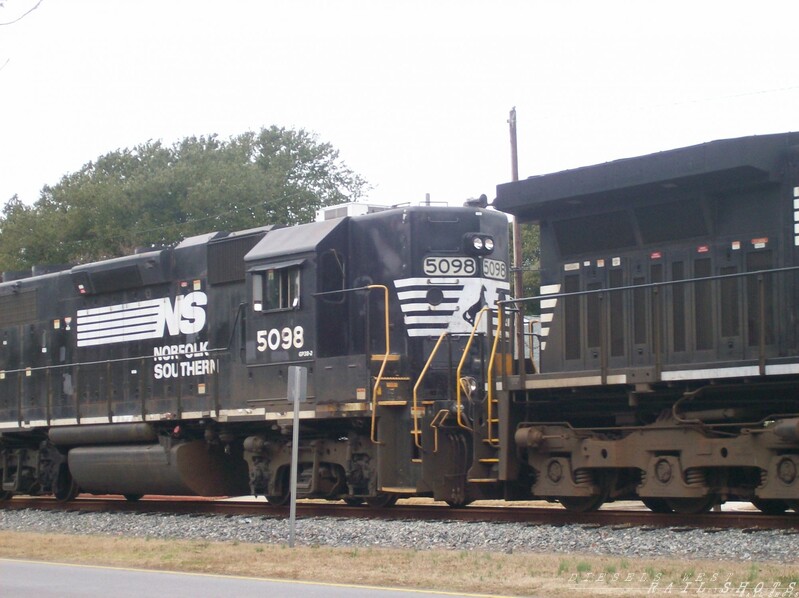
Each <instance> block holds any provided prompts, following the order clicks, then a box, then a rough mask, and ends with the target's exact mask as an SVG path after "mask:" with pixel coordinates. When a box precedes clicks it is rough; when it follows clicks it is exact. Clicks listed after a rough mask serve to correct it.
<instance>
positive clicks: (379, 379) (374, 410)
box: [366, 284, 391, 444]
mask: <svg viewBox="0 0 799 598" xmlns="http://www.w3.org/2000/svg"><path fill="white" fill-rule="evenodd" d="M366 288H367V289H368V290H370V291H371V290H374V289H383V299H384V301H385V303H384V305H385V309H384V310H383V312H384V315H385V325H386V350H385V352H384V353H383V362H382V363H381V364H380V371H379V372H378V373H377V378H375V385H374V388H373V390H372V430H371V435H370V438H371V440H372V442H373V443H374V444H381V443H380V442H378V440H377V437H376V436H375V434H376V433H377V390H378V388H380V382H382V380H383V373H384V372H385V371H386V364H387V363H388V352H389V350H390V349H391V343H390V342H389V341H390V336H389V335H390V328H391V327H390V319H389V317H388V287H387V286H386V285H383V284H370V285H367V287H366Z"/></svg>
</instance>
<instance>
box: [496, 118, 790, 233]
mask: <svg viewBox="0 0 799 598" xmlns="http://www.w3.org/2000/svg"><path fill="white" fill-rule="evenodd" d="M789 150H792V151H799V133H779V134H774V135H757V136H751V137H739V138H736V139H723V140H718V141H711V142H708V143H703V144H700V145H694V146H690V147H683V148H679V149H673V150H669V151H663V152H658V153H655V154H649V155H645V156H639V157H634V158H626V159H622V160H615V161H613V162H606V163H604V164H596V165H593V166H585V167H581V168H575V169H572V170H564V171H562V172H556V173H552V174H544V175H539V176H534V177H530V178H528V179H525V180H522V181H518V182H512V183H505V184H503V185H498V186H497V198H496V200H495V201H494V203H493V206H494V207H495V208H497V209H498V210H502V211H503V212H507V213H509V214H513V215H514V216H518V217H519V218H520V219H521V220H522V221H530V220H538V219H540V218H542V217H544V216H546V215H548V214H551V213H553V212H557V211H559V210H560V209H571V208H573V207H574V206H575V205H582V204H585V203H588V202H593V201H602V200H609V199H621V200H624V199H631V200H634V199H635V198H636V197H642V196H644V195H646V196H649V197H651V196H652V195H658V194H666V193H669V192H674V190H676V189H680V190H683V191H685V190H689V189H708V188H712V189H723V188H724V187H725V186H727V185H729V184H732V183H733V182H734V183H735V184H736V185H738V186H740V185H741V184H742V183H743V184H746V183H752V184H755V183H762V182H764V181H769V180H779V177H780V172H779V171H780V165H781V163H782V162H783V160H784V158H785V156H786V153H787V152H788V151H789Z"/></svg>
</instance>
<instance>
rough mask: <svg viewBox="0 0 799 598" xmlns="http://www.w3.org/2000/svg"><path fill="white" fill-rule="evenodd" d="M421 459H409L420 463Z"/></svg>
mask: <svg viewBox="0 0 799 598" xmlns="http://www.w3.org/2000/svg"><path fill="white" fill-rule="evenodd" d="M421 462H422V460H421V459H411V463H421Z"/></svg>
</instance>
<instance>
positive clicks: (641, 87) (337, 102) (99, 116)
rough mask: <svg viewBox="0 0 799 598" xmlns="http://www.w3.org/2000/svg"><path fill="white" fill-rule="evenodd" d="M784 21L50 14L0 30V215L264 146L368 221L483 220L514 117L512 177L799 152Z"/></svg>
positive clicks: (488, 14) (402, 12)
mask: <svg viewBox="0 0 799 598" xmlns="http://www.w3.org/2000/svg"><path fill="white" fill-rule="evenodd" d="M36 1H37V0H5V7H4V8H2V9H0V22H7V21H10V20H12V19H13V18H15V17H16V16H18V15H19V14H21V13H23V12H25V11H26V10H28V9H30V8H31V7H32V6H33V5H35V3H36ZM797 17H799V2H796V1H795V0H758V1H757V2H755V1H754V0H749V1H740V0H727V1H716V0H704V1H703V0H671V1H663V2H659V1H654V0H637V1H632V0H631V1H621V0H592V1H568V0H560V1H555V0H552V1H549V2H544V1H542V0H515V1H514V0H506V1H503V0H493V1H484V2H481V1H475V0H391V1H388V0H384V1H381V0H364V1H359V0H335V1H321V0H319V1H312V0H263V1H256V0H252V1H244V0H215V1H208V0H113V1H111V0H71V1H67V0H44V1H43V2H42V4H41V6H40V7H39V8H38V9H37V10H35V11H34V12H32V13H31V14H30V15H28V16H27V17H25V18H24V19H23V20H22V21H20V22H18V23H16V24H13V25H9V26H2V27H0V67H2V68H1V69H0V94H1V95H0V98H2V99H1V100H0V205H2V203H4V202H5V201H6V200H8V199H9V198H10V197H11V196H12V195H13V194H15V193H17V194H19V196H20V198H22V200H23V201H25V202H28V203H32V202H34V201H36V199H38V197H39V190H40V189H41V187H42V186H43V185H44V184H55V183H57V182H58V181H59V179H60V178H61V177H62V176H63V175H65V174H67V173H69V172H74V171H75V170H78V169H79V168H80V167H81V166H82V165H83V164H85V163H86V162H88V161H91V160H93V159H95V158H96V157H97V156H100V155H102V154H105V153H107V152H109V151H112V150H115V149H119V148H125V147H132V146H134V145H136V144H139V143H142V142H145V141H147V140H149V139H161V140H163V141H164V142H165V143H168V144H171V143H173V142H175V141H177V140H179V139H181V138H183V137H186V136H188V135H202V134H211V133H218V134H219V135H220V136H222V137H228V136H231V135H236V134H238V133H242V132H244V131H246V130H257V129H259V128H260V127H262V126H270V125H273V124H275V125H278V126H286V127H292V128H305V129H306V130H309V131H312V132H314V133H316V134H317V135H318V138H319V140H320V141H327V142H330V143H332V144H333V145H334V146H335V147H336V148H338V149H339V150H340V152H341V157H342V158H343V160H344V161H345V162H346V163H347V165H349V166H350V167H351V168H352V169H354V170H355V171H356V172H358V173H359V174H361V175H362V176H363V177H365V178H366V179H367V180H368V181H369V182H370V183H371V185H372V186H373V190H372V191H371V192H370V195H369V198H368V199H369V200H370V201H373V202H380V203H398V202H406V201H412V202H417V201H421V200H423V199H424V196H425V193H430V194H431V196H432V199H433V200H438V201H450V202H453V203H454V202H460V201H462V200H464V199H466V198H468V197H476V196H478V195H479V194H481V193H486V194H487V195H488V196H489V198H490V199H491V198H493V197H494V195H495V186H496V184H497V183H502V182H507V181H508V180H510V172H511V170H510V150H509V136H508V125H507V122H506V121H507V118H508V113H509V111H510V109H511V108H512V107H513V106H516V108H517V111H518V134H519V171H520V175H521V176H522V177H527V176H531V175H536V174H543V173H546V172H552V171H558V170H563V169H566V168H572V167H576V166H584V165H588V164H595V163H599V162H605V161H609V160H613V159H617V158H623V157H629V156H635V155H640V154H645V153H650V152H655V151H660V150H666V149H671V148H674V147H682V146H685V145H691V144H694V143H701V142H704V141H711V140H714V139H720V138H726V137H738V136H743V135H752V134H765V133H775V132H785V131H790V130H799V18H797ZM3 65H4V66H3Z"/></svg>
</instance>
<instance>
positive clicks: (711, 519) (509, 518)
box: [0, 497, 799, 533]
mask: <svg viewBox="0 0 799 598" xmlns="http://www.w3.org/2000/svg"><path fill="white" fill-rule="evenodd" d="M0 508H2V509H15V510H16V509H39V510H51V511H59V510H63V511H82V512H133V513H169V514H197V515H209V514H215V515H230V516H233V515H244V516H250V517H288V512H289V511H288V507H277V506H273V505H269V504H267V503H264V502H256V501H252V500H208V499H198V498H194V497H191V498H183V499H177V500H176V499H175V498H170V499H169V500H165V499H162V498H160V497H145V498H143V499H142V500H139V501H136V502H130V501H127V500H124V499H123V498H117V497H78V498H77V499H75V500H73V501H71V502H67V503H62V502H59V501H57V500H55V499H53V498H45V497H33V498H30V497H16V498H14V499H12V500H9V501H6V502H4V503H2V506H0ZM297 516H298V517H299V518H308V517H337V518H349V517H357V518H367V519H415V520H430V521H441V520H457V521H492V522H512V523H526V524H528V525H542V524H548V525H587V526H596V527H602V526H609V527H642V528H647V527H649V528H685V529H696V528H701V529H752V530H755V529H783V530H789V531H790V530H793V531H795V532H796V533H799V514H795V513H794V514H790V513H789V514H786V515H780V516H773V515H767V514H764V513H760V512H756V511H729V510H728V511H721V512H712V513H704V514H700V515H676V514H659V513H653V512H651V511H648V510H639V509H635V508H627V509H624V508H613V507H612V506H610V508H608V507H606V508H603V509H601V510H599V511H595V512H591V513H573V512H570V511H566V510H565V509H561V508H558V507H554V506H553V507H527V506H507V505H505V506H501V507H498V506H477V505H470V506H468V507H464V508H458V509H453V508H450V507H448V506H445V505H440V504H419V505H402V504H400V505H396V506H394V507H391V508H385V509H373V508H369V507H367V506H348V505H344V504H341V503H332V502H331V503H324V502H313V501H310V502H298V503H297Z"/></svg>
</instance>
